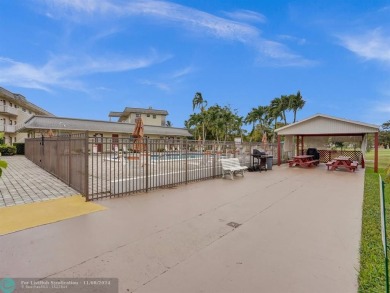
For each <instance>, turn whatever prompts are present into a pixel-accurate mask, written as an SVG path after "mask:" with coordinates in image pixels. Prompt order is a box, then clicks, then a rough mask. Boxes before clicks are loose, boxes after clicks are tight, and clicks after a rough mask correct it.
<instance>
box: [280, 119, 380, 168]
mask: <svg viewBox="0 0 390 293" xmlns="http://www.w3.org/2000/svg"><path fill="white" fill-rule="evenodd" d="M275 132H276V133H277V134H278V165H280V164H281V151H282V149H281V143H280V142H281V136H284V137H285V141H286V139H287V140H288V139H290V141H291V142H293V140H294V138H295V148H296V153H297V154H300V153H302V152H303V149H304V142H305V141H309V140H311V141H313V139H316V138H317V139H319V138H324V137H325V138H326V137H328V138H334V141H337V140H341V141H343V140H345V141H346V140H347V139H349V140H351V139H353V140H355V141H358V142H360V143H361V145H360V149H361V150H362V153H363V154H364V152H365V147H366V145H367V134H374V137H375V139H374V148H375V156H374V172H378V145H379V135H378V134H379V126H377V125H373V124H367V123H363V122H358V121H351V120H347V119H343V118H337V117H332V116H328V115H324V114H316V115H314V116H311V117H309V118H307V119H304V120H302V121H299V122H296V123H293V124H290V125H287V126H284V127H281V128H278V129H276V130H275ZM292 145H294V143H292ZM284 146H286V144H285V145H284ZM294 151H295V149H294ZM363 166H364V160H363Z"/></svg>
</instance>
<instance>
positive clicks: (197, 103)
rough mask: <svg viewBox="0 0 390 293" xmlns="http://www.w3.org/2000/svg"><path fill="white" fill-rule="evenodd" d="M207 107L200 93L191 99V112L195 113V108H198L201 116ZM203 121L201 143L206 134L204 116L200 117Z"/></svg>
mask: <svg viewBox="0 0 390 293" xmlns="http://www.w3.org/2000/svg"><path fill="white" fill-rule="evenodd" d="M206 107H207V101H206V100H204V99H203V96H202V93H201V92H196V93H195V96H194V98H193V99H192V110H193V111H195V108H199V109H200V112H201V113H202V114H203V112H204V111H205V108H206ZM201 118H203V121H202V136H203V143H204V141H205V139H206V132H205V116H204V115H202V117H201Z"/></svg>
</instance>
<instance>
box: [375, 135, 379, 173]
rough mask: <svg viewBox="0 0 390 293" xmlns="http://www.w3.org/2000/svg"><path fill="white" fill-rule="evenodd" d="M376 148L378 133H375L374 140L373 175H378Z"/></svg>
mask: <svg viewBox="0 0 390 293" xmlns="http://www.w3.org/2000/svg"><path fill="white" fill-rule="evenodd" d="M378 146H379V135H378V132H375V139H374V148H375V155H374V172H375V173H378Z"/></svg>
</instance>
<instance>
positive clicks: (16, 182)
mask: <svg viewBox="0 0 390 293" xmlns="http://www.w3.org/2000/svg"><path fill="white" fill-rule="evenodd" d="M1 159H2V160H5V161H7V163H8V167H7V169H4V170H3V176H2V177H1V178H0V208H1V207H5V206H13V205H17V204H24V203H31V202H37V201H43V200H48V199H53V198H57V197H65V196H71V195H74V194H78V192H77V191H75V190H74V189H73V188H70V187H69V186H68V185H66V184H65V183H63V182H62V181H61V180H59V179H57V178H56V177H54V176H53V175H51V174H50V173H48V172H46V171H44V170H43V169H41V168H40V167H38V166H37V165H35V164H34V163H32V162H31V161H29V160H28V159H26V157H25V156H6V157H1Z"/></svg>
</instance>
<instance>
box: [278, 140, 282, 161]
mask: <svg viewBox="0 0 390 293" xmlns="http://www.w3.org/2000/svg"><path fill="white" fill-rule="evenodd" d="M280 154H281V151H280V135H278V166H280V164H281V163H282V158H281V157H280Z"/></svg>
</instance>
